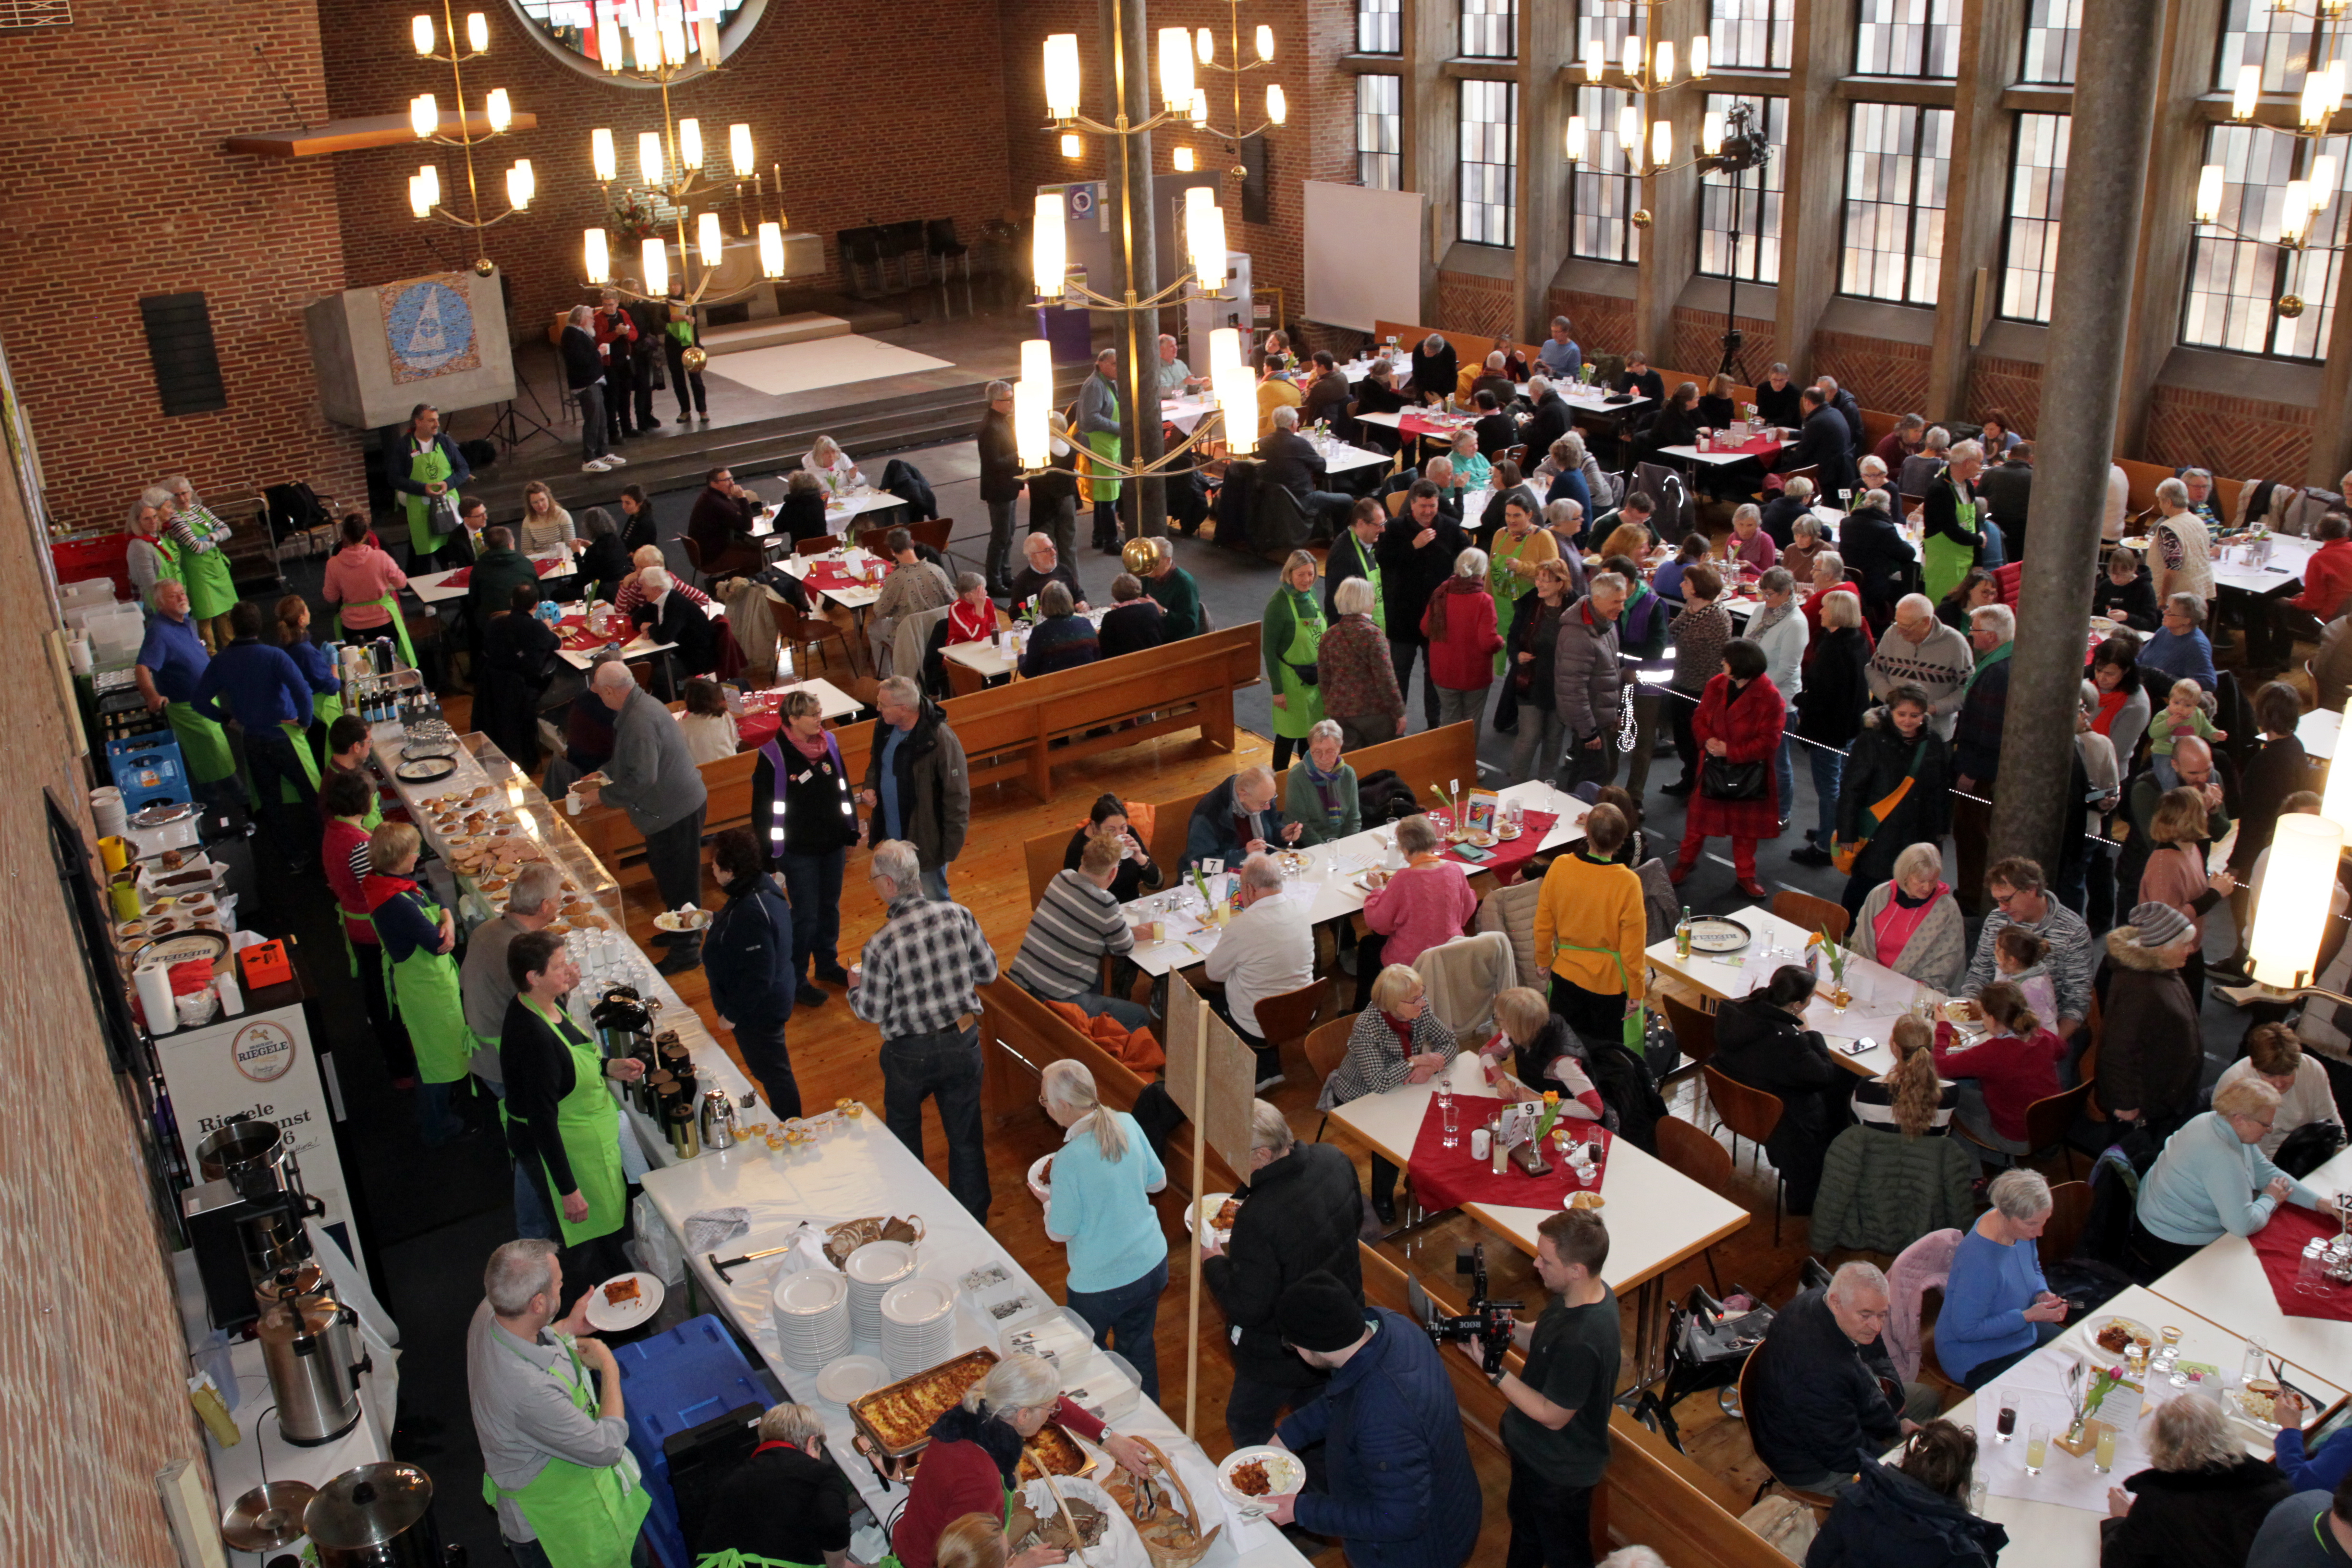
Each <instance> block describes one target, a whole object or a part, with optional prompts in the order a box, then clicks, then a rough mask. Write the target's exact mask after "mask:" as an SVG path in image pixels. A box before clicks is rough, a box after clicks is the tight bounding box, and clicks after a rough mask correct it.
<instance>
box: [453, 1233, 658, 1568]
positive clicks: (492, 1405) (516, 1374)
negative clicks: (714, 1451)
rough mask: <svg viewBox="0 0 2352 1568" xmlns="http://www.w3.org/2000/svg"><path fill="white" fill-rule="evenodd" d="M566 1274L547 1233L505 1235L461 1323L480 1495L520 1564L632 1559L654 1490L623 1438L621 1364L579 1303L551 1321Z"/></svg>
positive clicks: (540, 1566) (573, 1566) (625, 1566)
mask: <svg viewBox="0 0 2352 1568" xmlns="http://www.w3.org/2000/svg"><path fill="white" fill-rule="evenodd" d="M563 1280H564V1270H563V1267H562V1261H561V1260H560V1259H559V1258H558V1257H557V1256H556V1249H555V1244H554V1243H552V1242H549V1241H538V1240H523V1241H509V1242H508V1243H507V1244H506V1245H505V1246H503V1247H499V1249H498V1250H497V1251H496V1252H494V1253H492V1254H491V1255H490V1262H489V1267H488V1268H486V1269H485V1270H484V1271H483V1279H482V1286H483V1293H484V1295H485V1296H486V1297H487V1298H488V1300H484V1301H483V1303H482V1304H481V1305H480V1306H479V1307H478V1308H476V1309H475V1310H474V1321H473V1322H472V1324H471V1325H470V1326H469V1327H468V1328H467V1331H466V1385H467V1394H468V1395H469V1397H470V1398H471V1401H472V1405H473V1413H474V1435H475V1437H476V1440H477V1442H478V1445H479V1447H480V1449H481V1455H482V1471H483V1474H482V1500H483V1501H484V1502H487V1503H488V1504H490V1505H491V1506H492V1507H493V1508H495V1509H496V1510H498V1515H499V1534H500V1535H501V1536H502V1537H504V1538H505V1542H506V1547H507V1551H508V1552H509V1555H511V1556H512V1557H513V1559H514V1561H515V1562H516V1563H520V1564H522V1565H523V1568H630V1564H631V1563H633V1562H635V1561H639V1560H640V1559H639V1558H638V1555H637V1553H638V1548H639V1546H640V1543H641V1536H642V1531H643V1528H644V1525H645V1520H646V1510H647V1507H648V1504H649V1501H650V1500H649V1499H648V1498H647V1496H646V1489H645V1486H644V1484H643V1479H642V1477H641V1475H640V1473H639V1470H638V1468H637V1461H636V1458H635V1455H633V1454H632V1453H630V1451H629V1447H628V1439H629V1426H628V1417H627V1412H626V1410H625V1408H624V1402H623V1392H622V1387H621V1371H620V1367H619V1365H618V1364H617V1363H615V1362H614V1359H613V1352H612V1350H611V1349H610V1348H609V1347H608V1346H606V1345H605V1344H604V1342H602V1341H601V1340H597V1339H593V1338H590V1337H587V1334H586V1330H587V1324H586V1322H585V1321H584V1318H585V1314H584V1312H583V1311H582V1310H580V1309H579V1308H575V1309H574V1310H573V1311H572V1316H571V1317H570V1318H567V1319H564V1320H562V1321H557V1319H556V1313H557V1312H558V1310H560V1309H561V1303H562V1296H563ZM584 1282H585V1283H587V1284H590V1285H592V1286H593V1283H594V1281H593V1280H588V1281H584ZM581 1300H582V1302H583V1303H584V1302H585V1301H586V1300H587V1297H586V1296H585V1295H584V1294H583V1296H582V1298H581ZM590 1373H594V1374H595V1375H596V1377H597V1379H598V1380H599V1381H600V1382H601V1383H602V1385H603V1386H602V1388H601V1389H597V1388H593V1387H592V1385H591V1384H590V1382H589V1374H590Z"/></svg>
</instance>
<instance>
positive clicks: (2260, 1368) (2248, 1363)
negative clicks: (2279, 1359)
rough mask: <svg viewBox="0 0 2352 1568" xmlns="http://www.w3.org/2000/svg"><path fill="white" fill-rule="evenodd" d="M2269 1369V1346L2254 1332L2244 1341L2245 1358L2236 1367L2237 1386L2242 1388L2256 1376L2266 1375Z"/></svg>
mask: <svg viewBox="0 0 2352 1568" xmlns="http://www.w3.org/2000/svg"><path fill="white" fill-rule="evenodd" d="M2270 1370H2271V1369H2270V1346H2268V1345H2267V1344H2264V1343H2263V1336H2262V1335H2260V1334H2256V1335H2255V1336H2254V1337H2253V1338H2252V1339H2250V1340H2248V1341H2247V1342H2246V1359H2245V1360H2244V1361H2243V1362H2242V1363H2240V1365H2239V1369H2238V1386H2239V1387H2240V1388H2243V1387H2245V1386H2246V1384H2250V1383H2252V1382H2253V1381H2254V1380H2255V1379H2257V1378H2263V1377H2268V1376H2269V1375H2270Z"/></svg>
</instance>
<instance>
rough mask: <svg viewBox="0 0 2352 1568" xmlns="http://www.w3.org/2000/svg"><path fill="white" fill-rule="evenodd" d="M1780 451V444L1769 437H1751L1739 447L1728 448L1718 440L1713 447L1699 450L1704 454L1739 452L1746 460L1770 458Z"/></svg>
mask: <svg viewBox="0 0 2352 1568" xmlns="http://www.w3.org/2000/svg"><path fill="white" fill-rule="evenodd" d="M1698 450H1700V451H1702V452H1737V453H1738V454H1739V455H1740V456H1742V457H1745V458H1769V457H1770V456H1771V455H1772V454H1773V453H1775V452H1777V451H1779V450H1780V442H1778V441H1776V440H1774V439H1773V438H1772V437H1769V436H1750V437H1748V439H1747V441H1746V442H1745V443H1744V444H1742V445H1740V446H1738V447H1727V446H1726V445H1724V444H1723V443H1722V442H1721V441H1719V440H1718V441H1717V442H1716V444H1715V445H1714V446H1712V447H1699V448H1698Z"/></svg>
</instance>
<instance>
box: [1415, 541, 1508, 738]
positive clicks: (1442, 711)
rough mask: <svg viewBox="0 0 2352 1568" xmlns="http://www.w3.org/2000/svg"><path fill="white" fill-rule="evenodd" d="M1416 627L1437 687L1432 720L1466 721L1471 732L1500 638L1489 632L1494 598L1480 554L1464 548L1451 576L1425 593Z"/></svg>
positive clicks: (1483, 705)
mask: <svg viewBox="0 0 2352 1568" xmlns="http://www.w3.org/2000/svg"><path fill="white" fill-rule="evenodd" d="M1421 631H1422V635H1423V637H1427V638H1428V639H1429V684H1430V685H1431V686H1432V687H1433V688H1435V689H1436V691H1437V721H1438V723H1440V724H1459V723H1462V722H1464V721H1468V723H1469V724H1470V726H1471V732H1472V734H1473V735H1474V736H1475V734H1476V732H1477V728H1478V725H1479V722H1480V721H1481V720H1483V719H1484V718H1485V716H1486V688H1488V687H1489V686H1491V685H1493V684H1494V681H1495V656H1496V654H1498V653H1500V652H1502V651H1503V639H1502V637H1500V636H1499V635H1497V634H1496V630H1495V596H1494V595H1492V594H1490V593H1488V592H1487V591H1486V552H1485V551H1483V550H1465V551H1464V552H1462V553H1461V554H1460V555H1457V556H1455V557H1454V575H1453V576H1451V577H1449V578H1447V579H1446V581H1445V582H1444V584H1443V585H1441V586H1440V587H1439V588H1438V590H1437V592H1435V593H1434V594H1432V595H1430V596H1429V607H1428V608H1427V609H1425V610H1423V612H1422V616H1421Z"/></svg>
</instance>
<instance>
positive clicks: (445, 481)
mask: <svg viewBox="0 0 2352 1568" xmlns="http://www.w3.org/2000/svg"><path fill="white" fill-rule="evenodd" d="M384 470H385V471H384V478H385V479H388V480H390V481H391V484H392V488H393V489H395V490H397V491H398V492H399V493H400V504H401V507H402V509H403V510H405V511H406V512H407V513H408V569H409V570H410V571H412V572H415V571H417V570H419V569H423V570H427V571H430V570H434V569H435V568H436V567H437V566H446V565H452V564H456V563H460V562H463V561H465V560H467V559H469V556H468V555H467V550H466V537H465V531H464V530H463V529H459V530H458V531H456V532H454V533H446V534H437V533H435V532H434V531H433V525H432V523H431V522H430V521H428V520H427V517H426V512H427V509H428V508H429V507H430V505H431V503H432V501H433V500H434V498H435V497H437V496H440V495H443V494H446V495H447V496H448V498H449V500H450V504H451V505H453V506H457V505H463V504H464V503H463V502H462V500H460V499H459V497H458V494H457V487H458V486H460V485H462V484H464V483H466V482H467V480H468V479H472V478H473V477H474V471H473V470H472V469H471V468H467V466H466V458H465V455H464V454H463V453H461V452H459V451H458V450H457V443H456V442H454V441H452V440H450V439H449V437H446V436H444V435H443V434H441V411H440V410H439V409H437V408H436V407H434V406H433V405H431V404H429V403H420V404H418V405H416V406H415V408H414V409H413V410H411V411H410V413H409V416H408V429H407V432H406V433H405V434H404V435H403V436H402V437H400V438H399V439H398V440H396V441H394V443H393V444H392V446H391V447H390V448H389V449H388V450H387V451H386V452H385V454H384ZM452 541H455V542H456V545H457V548H456V550H455V551H454V552H452V556H451V559H450V560H449V561H444V562H438V563H434V562H431V560H430V558H431V556H432V555H433V553H434V552H436V551H439V550H445V549H448V548H449V547H450V544H451V542H452Z"/></svg>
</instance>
